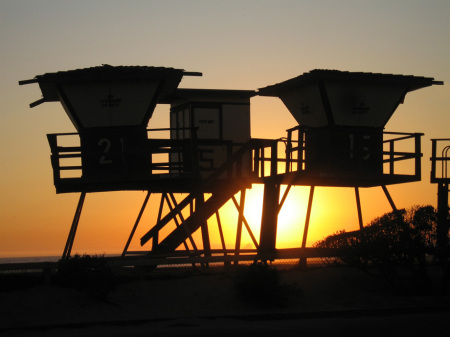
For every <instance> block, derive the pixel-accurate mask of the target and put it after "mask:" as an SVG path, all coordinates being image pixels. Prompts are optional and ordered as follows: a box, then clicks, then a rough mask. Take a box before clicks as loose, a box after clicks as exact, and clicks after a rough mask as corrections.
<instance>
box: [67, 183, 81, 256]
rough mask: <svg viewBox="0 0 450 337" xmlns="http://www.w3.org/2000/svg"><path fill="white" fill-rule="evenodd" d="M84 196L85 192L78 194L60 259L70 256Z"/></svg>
mask: <svg viewBox="0 0 450 337" xmlns="http://www.w3.org/2000/svg"><path fill="white" fill-rule="evenodd" d="M85 197H86V192H82V193H81V195H80V200H79V201H78V206H77V209H76V211H75V215H74V217H73V221H72V227H70V232H69V237H68V238H67V242H66V246H65V247H64V252H63V256H62V259H63V260H65V259H67V258H68V257H70V253H71V251H72V246H73V241H74V240H75V234H76V233H77V228H78V222H79V221H80V216H81V211H82V209H83V204H84V199H85Z"/></svg>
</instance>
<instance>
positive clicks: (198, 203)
mask: <svg viewBox="0 0 450 337" xmlns="http://www.w3.org/2000/svg"><path fill="white" fill-rule="evenodd" d="M204 203H205V196H204V194H203V193H200V194H199V195H198V196H197V197H196V198H195V211H197V210H198V209H199V208H201V207H203V204H204ZM200 229H201V232H202V241H203V251H204V252H205V256H211V243H210V241H209V231H208V220H204V221H202V223H201V225H200Z"/></svg>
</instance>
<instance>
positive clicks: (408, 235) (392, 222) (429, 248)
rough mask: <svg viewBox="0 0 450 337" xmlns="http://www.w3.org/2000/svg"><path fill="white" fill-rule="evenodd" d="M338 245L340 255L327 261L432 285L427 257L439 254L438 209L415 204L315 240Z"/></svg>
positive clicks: (322, 245)
mask: <svg viewBox="0 0 450 337" xmlns="http://www.w3.org/2000/svg"><path fill="white" fill-rule="evenodd" d="M315 247H317V248H334V249H336V259H333V260H332V259H327V260H326V262H328V263H329V262H331V261H333V263H338V264H343V265H347V266H352V267H357V268H359V269H362V270H364V271H366V272H371V273H373V272H374V271H375V272H376V273H377V274H378V275H381V276H383V277H385V278H386V279H387V280H388V281H389V282H391V283H393V284H396V285H400V286H402V287H404V286H405V280H406V279H409V280H412V281H413V283H414V287H416V288H417V287H419V288H422V289H425V288H426V287H428V286H429V283H430V282H429V279H428V275H427V270H426V266H427V259H429V258H433V257H434V256H435V254H436V211H435V209H434V208H433V207H432V206H414V207H412V208H410V209H408V210H401V211H397V212H391V213H386V214H384V215H382V216H381V217H379V218H376V219H375V220H373V221H372V222H371V223H369V225H367V226H366V227H364V228H363V229H361V230H359V231H354V232H345V231H342V232H338V233H336V234H334V235H331V236H328V237H327V238H325V239H324V240H322V241H319V242H317V243H316V244H315Z"/></svg>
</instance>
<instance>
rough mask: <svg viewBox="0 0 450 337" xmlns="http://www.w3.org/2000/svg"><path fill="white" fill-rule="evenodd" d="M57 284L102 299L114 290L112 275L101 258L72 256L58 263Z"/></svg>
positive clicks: (114, 284)
mask: <svg viewBox="0 0 450 337" xmlns="http://www.w3.org/2000/svg"><path fill="white" fill-rule="evenodd" d="M55 281H56V283H57V284H59V285H62V286H66V287H70V288H74V289H78V290H82V291H86V292H87V293H89V294H90V295H93V296H96V297H99V298H104V297H106V296H107V295H108V293H109V292H110V291H112V290H114V289H115V286H116V282H115V277H114V273H113V271H112V270H111V268H110V267H109V266H108V264H107V261H106V259H105V258H104V257H103V256H89V255H78V254H77V255H74V256H72V257H69V258H67V259H65V260H60V261H59V262H58V269H57V273H56V277H55Z"/></svg>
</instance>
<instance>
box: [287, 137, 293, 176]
mask: <svg viewBox="0 0 450 337" xmlns="http://www.w3.org/2000/svg"><path fill="white" fill-rule="evenodd" d="M287 132H288V134H287V140H286V170H285V172H286V173H289V172H291V160H292V130H288V131H287Z"/></svg>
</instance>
